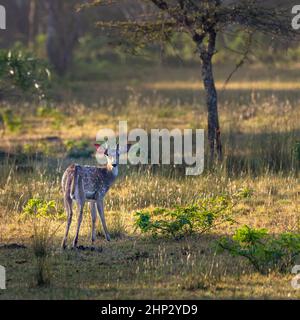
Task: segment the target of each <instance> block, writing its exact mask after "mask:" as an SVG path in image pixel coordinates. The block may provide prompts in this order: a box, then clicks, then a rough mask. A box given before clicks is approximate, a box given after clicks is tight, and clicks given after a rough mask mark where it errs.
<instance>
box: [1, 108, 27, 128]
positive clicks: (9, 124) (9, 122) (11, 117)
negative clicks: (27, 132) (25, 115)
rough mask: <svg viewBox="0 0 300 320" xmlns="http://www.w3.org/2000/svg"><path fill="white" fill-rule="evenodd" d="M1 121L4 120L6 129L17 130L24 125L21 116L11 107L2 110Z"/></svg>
mask: <svg viewBox="0 0 300 320" xmlns="http://www.w3.org/2000/svg"><path fill="white" fill-rule="evenodd" d="M0 118H1V120H0V122H2V124H3V127H4V131H10V132H17V131H19V130H20V129H21V127H22V121H21V118H20V117H18V116H17V115H16V114H14V112H13V111H12V110H11V109H5V110H3V111H2V112H0Z"/></svg>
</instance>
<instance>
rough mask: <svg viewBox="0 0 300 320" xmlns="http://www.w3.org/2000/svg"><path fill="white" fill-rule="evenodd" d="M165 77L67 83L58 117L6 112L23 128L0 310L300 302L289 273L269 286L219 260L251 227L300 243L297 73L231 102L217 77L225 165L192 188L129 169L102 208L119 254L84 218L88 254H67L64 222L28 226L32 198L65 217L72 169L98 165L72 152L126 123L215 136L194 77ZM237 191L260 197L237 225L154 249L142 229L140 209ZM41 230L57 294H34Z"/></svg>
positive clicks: (274, 76)
mask: <svg viewBox="0 0 300 320" xmlns="http://www.w3.org/2000/svg"><path fill="white" fill-rule="evenodd" d="M162 71H163V70H160V72H158V71H156V70H154V71H153V73H152V74H151V76H149V77H146V76H144V77H142V78H141V79H135V80H130V81H128V82H127V83H125V82H124V81H123V80H120V81H119V82H115V83H96V82H94V83H80V82H76V83H75V82H74V83H70V84H68V86H67V88H64V89H63V90H62V93H63V94H62V96H61V98H60V101H59V102H56V103H53V107H52V108H46V107H43V106H36V105H29V104H25V103H23V104H9V105H8V104H7V105H3V106H2V107H1V108H2V109H5V108H11V110H13V113H14V115H15V119H14V121H12V122H15V124H14V123H13V124H12V128H11V130H9V129H6V130H5V132H4V135H3V138H2V139H1V144H0V150H1V153H0V157H1V166H0V218H1V219H0V243H1V245H2V246H1V247H0V265H3V266H5V267H6V268H7V278H8V279H7V290H1V291H0V299H38V298H42V299H110V298H111V299H126V298H127V299H143V298H144V299H145V298H149V299H151V298H152V299H154V298H158V299H163V298H165V299H166V298H171V299H173V298H183V299H185V298H190V299H203V298H204V299H215V298H217V299H220V298H226V299H228V298H246V299H247V298H263V299H271V298H280V299H287V298H300V291H299V290H298V291H297V290H295V289H293V288H292V287H291V284H290V283H291V279H292V278H293V276H294V275H292V274H291V273H286V274H282V273H278V272H275V271H274V272H273V271H272V272H270V273H269V274H267V275H261V274H259V273H257V272H256V271H255V270H254V269H253V268H252V266H251V265H249V264H248V263H247V262H246V260H245V259H243V258H239V257H235V258H233V257H231V256H229V255H228V254H226V253H223V254H216V253H215V246H214V244H215V242H216V240H217V239H218V238H219V237H220V236H222V235H231V234H232V233H233V232H234V230H235V229H236V228H237V227H239V226H242V225H244V224H247V225H249V226H252V227H257V228H268V229H269V230H270V232H271V233H274V234H278V233H281V232H284V231H293V232H299V215H300V185H299V167H300V161H299V159H298V158H297V157H296V156H295V152H294V151H293V150H294V148H295V145H296V142H297V141H300V121H299V119H300V93H299V77H297V74H299V69H297V70H296V69H294V70H282V69H276V68H272V69H269V70H268V69H263V68H262V67H260V68H254V67H253V68H251V69H242V70H240V71H239V73H238V74H237V75H236V76H235V78H234V79H233V80H232V82H231V83H229V84H228V88H227V90H226V91H222V83H223V81H224V78H225V77H224V75H223V74H222V75H219V74H218V75H217V78H218V79H217V80H218V87H219V88H220V90H221V92H220V117H221V128H222V137H223V142H224V146H225V159H224V162H223V163H222V165H220V166H219V167H216V168H211V169H210V170H209V169H207V168H206V170H205V172H204V173H203V174H202V175H201V176H198V177H185V176H184V175H183V170H182V168H181V167H178V168H174V167H167V168H166V167H157V168H152V167H150V166H144V167H138V168H136V167H130V166H126V167H122V168H121V173H120V177H119V179H118V181H117V182H116V184H115V185H114V187H113V188H112V189H111V190H110V192H109V194H108V195H107V199H106V203H105V207H106V217H107V220H108V227H109V230H110V232H111V235H112V241H111V242H110V243H107V242H106V241H105V240H104V237H103V235H102V232H101V227H100V225H99V226H98V230H99V232H98V233H99V234H98V239H97V242H96V246H95V250H92V248H91V247H90V231H91V230H90V229H91V228H90V226H91V223H90V215H89V213H88V211H87V209H86V212H85V218H84V222H83V227H82V229H81V234H80V238H79V242H80V243H79V244H80V245H83V246H84V247H82V248H81V250H70V249H68V250H66V251H65V252H61V250H60V242H61V239H62V235H63V232H64V227H65V223H64V220H49V221H48V220H47V221H46V222H45V221H43V220H42V221H37V219H29V220H23V219H21V218H20V216H21V213H22V211H23V207H24V205H25V204H26V203H27V201H28V200H29V199H31V198H43V199H46V200H55V201H56V203H57V206H58V208H59V210H62V208H63V205H62V196H61V192H60V179H61V175H62V173H63V171H64V169H65V168H66V167H67V165H68V164H70V163H71V162H73V161H75V162H77V163H90V164H94V163H95V160H94V158H93V156H92V155H91V156H90V157H86V158H76V159H72V156H70V154H69V157H68V145H70V143H71V144H72V143H73V144H74V143H76V141H77V142H78V141H87V143H90V145H92V143H93V141H94V140H95V135H96V133H97V131H98V130H99V129H100V128H103V127H111V128H114V129H115V128H116V126H117V125H118V121H119V120H127V121H128V124H129V129H130V128H136V127H140V128H144V129H146V130H149V129H151V128H168V129H173V128H180V129H183V128H193V129H196V128H204V129H205V128H206V112H205V107H204V105H203V101H204V95H203V91H201V86H199V85H198V83H197V82H196V79H197V72H196V71H195V70H184V76H183V75H182V73H183V72H182V71H180V72H176V71H174V70H165V71H163V72H162ZM168 78H169V79H173V81H170V80H168ZM17 120H20V121H17ZM18 122H20V123H18ZM0 128H1V127H0ZM70 141H71V142H70ZM240 188H249V189H251V190H253V195H252V196H251V198H249V199H245V200H241V201H240V202H239V203H238V212H239V213H238V215H237V216H236V220H237V225H222V226H220V227H217V228H215V229H214V230H213V231H212V232H211V233H209V234H205V235H201V236H200V235H197V234H194V235H191V236H187V237H185V238H183V239H179V240H178V239H177V240H174V239H172V238H158V239H153V238H152V237H150V236H148V235H144V234H140V233H139V231H138V230H135V228H134V225H133V224H134V212H135V211H137V210H139V209H143V208H153V207H165V208H173V207H175V206H176V205H187V204H189V203H191V202H192V201H193V200H194V199H195V198H197V197H198V198H199V197H200V198H201V197H203V196H204V195H218V194H221V193H224V192H227V193H230V194H231V193H234V192H236V191H237V190H239V189H240ZM42 223H44V224H45V225H47V228H48V229H49V230H50V231H49V232H50V233H51V232H53V236H52V238H51V241H50V242H49V243H48V244H47V248H48V249H49V252H50V253H49V255H48V257H47V259H46V260H47V261H46V265H45V266H44V268H45V270H46V273H47V275H48V278H49V283H48V284H47V285H45V286H37V285H36V283H35V282H36V280H37V277H38V275H37V270H38V267H39V264H38V261H37V259H36V251H35V250H36V248H35V241H36V239H37V238H38V237H39V236H41V235H43V234H45V232H46V231H45V230H44V231H43V230H41V229H39V231H38V234H37V233H36V232H35V230H36V229H35V228H34V226H36V225H37V224H38V225H41V224H42ZM39 228H41V227H39ZM74 234H75V221H73V224H72V229H71V237H73V236H74ZM14 244H18V245H14ZM69 244H71V238H70V239H69ZM22 245H23V246H24V247H22Z"/></svg>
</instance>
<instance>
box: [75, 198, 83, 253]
mask: <svg viewBox="0 0 300 320" xmlns="http://www.w3.org/2000/svg"><path fill="white" fill-rule="evenodd" d="M77 205H78V221H77V229H76V235H75V238H74V241H73V248H76V247H77V243H78V236H79V231H80V226H81V222H82V217H83V208H84V201H83V200H78V201H77Z"/></svg>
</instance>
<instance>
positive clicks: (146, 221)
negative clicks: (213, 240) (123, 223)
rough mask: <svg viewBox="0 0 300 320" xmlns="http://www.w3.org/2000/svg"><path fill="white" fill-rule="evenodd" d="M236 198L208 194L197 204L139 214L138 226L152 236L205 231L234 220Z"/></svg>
mask: <svg viewBox="0 0 300 320" xmlns="http://www.w3.org/2000/svg"><path fill="white" fill-rule="evenodd" d="M234 205H235V202H234V199H233V198H232V197H229V196H215V197H207V198H204V199H201V200H199V201H197V202H196V203H195V204H192V205H189V206H185V207H180V206H178V207H176V208H175V209H165V208H155V209H154V210H142V211H138V212H136V213H135V217H136V220H135V226H136V228H138V229H140V230H141V232H143V233H151V234H152V236H154V237H156V236H158V235H160V234H161V235H167V236H172V237H174V238H177V237H182V236H184V235H187V234H192V233H194V232H197V233H200V234H202V233H205V232H208V231H210V230H211V229H213V228H214V227H216V226H217V225H219V224H221V223H225V222H230V223H233V222H234V220H233V211H232V209H233V207H234Z"/></svg>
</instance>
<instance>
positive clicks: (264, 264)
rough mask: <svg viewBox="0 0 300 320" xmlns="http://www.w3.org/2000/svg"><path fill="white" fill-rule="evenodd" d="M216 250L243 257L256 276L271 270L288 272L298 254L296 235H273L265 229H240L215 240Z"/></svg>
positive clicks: (299, 235)
mask: <svg viewBox="0 0 300 320" xmlns="http://www.w3.org/2000/svg"><path fill="white" fill-rule="evenodd" d="M217 246H218V249H219V250H218V251H219V252H223V251H228V252H229V253H230V254H231V255H233V256H241V257H245V258H246V259H247V260H248V261H249V262H250V263H251V264H252V265H253V267H254V268H255V269H256V270H257V271H258V272H260V273H262V274H266V273H268V272H270V271H272V270H275V271H280V272H289V271H290V269H291V268H292V267H293V265H295V263H296V259H297V257H298V256H299V254H300V234H295V233H289V232H286V233H281V234H279V235H278V236H273V235H270V234H269V233H268V230H266V229H255V228H250V227H248V226H246V225H245V226H243V227H241V228H239V229H238V230H236V232H235V234H234V235H233V237H232V238H229V239H228V238H226V237H223V238H221V239H220V240H219V241H218V244H217Z"/></svg>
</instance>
